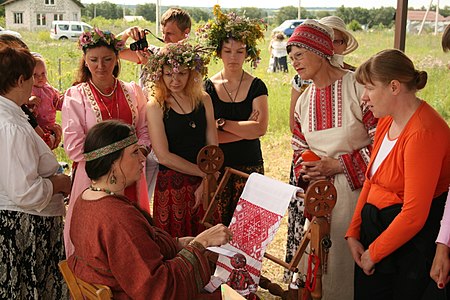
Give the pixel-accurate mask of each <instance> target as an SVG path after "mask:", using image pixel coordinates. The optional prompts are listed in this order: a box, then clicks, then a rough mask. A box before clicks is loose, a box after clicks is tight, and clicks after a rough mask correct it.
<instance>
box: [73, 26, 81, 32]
mask: <svg viewBox="0 0 450 300" xmlns="http://www.w3.org/2000/svg"><path fill="white" fill-rule="evenodd" d="M72 31H81V25H72Z"/></svg>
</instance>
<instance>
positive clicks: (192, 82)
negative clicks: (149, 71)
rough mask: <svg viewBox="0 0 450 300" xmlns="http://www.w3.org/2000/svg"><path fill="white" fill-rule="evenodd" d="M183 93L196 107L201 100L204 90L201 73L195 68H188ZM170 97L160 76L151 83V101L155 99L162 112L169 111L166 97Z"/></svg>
mask: <svg viewBox="0 0 450 300" xmlns="http://www.w3.org/2000/svg"><path fill="white" fill-rule="evenodd" d="M183 91H184V93H185V94H186V96H188V98H189V99H190V101H191V106H192V107H194V109H196V108H197V107H199V105H200V103H202V102H203V97H204V96H205V94H206V92H205V91H203V82H202V75H201V74H200V73H198V72H197V71H195V70H189V78H188V81H187V82H186V86H185V87H184V90H183ZM169 97H170V90H169V89H168V88H167V86H166V84H165V83H164V78H163V76H161V77H160V78H159V79H158V80H157V81H156V82H155V83H154V85H153V101H156V102H157V103H158V104H159V105H160V106H161V108H162V110H163V112H164V113H167V112H168V111H169V105H168V102H167V99H169Z"/></svg>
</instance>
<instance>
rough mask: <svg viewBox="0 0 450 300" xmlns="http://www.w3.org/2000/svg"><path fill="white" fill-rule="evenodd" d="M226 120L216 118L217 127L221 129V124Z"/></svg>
mask: <svg viewBox="0 0 450 300" xmlns="http://www.w3.org/2000/svg"><path fill="white" fill-rule="evenodd" d="M226 122H227V120H225V119H224V118H218V119H217V129H219V130H222V131H223V126H225V123H226Z"/></svg>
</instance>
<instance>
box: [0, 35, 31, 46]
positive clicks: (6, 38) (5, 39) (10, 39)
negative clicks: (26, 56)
mask: <svg viewBox="0 0 450 300" xmlns="http://www.w3.org/2000/svg"><path fill="white" fill-rule="evenodd" d="M0 43H5V44H7V45H10V46H11V47H15V48H20V47H21V48H25V49H28V46H27V44H25V43H24V42H23V41H22V40H21V39H19V38H18V37H15V36H13V35H10V34H2V35H0Z"/></svg>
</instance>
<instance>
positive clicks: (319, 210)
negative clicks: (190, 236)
mask: <svg viewBox="0 0 450 300" xmlns="http://www.w3.org/2000/svg"><path fill="white" fill-rule="evenodd" d="M231 175H237V176H240V177H243V178H246V179H247V178H248V177H249V176H250V175H249V174H247V173H244V172H241V171H239V170H236V169H232V168H229V167H226V168H225V173H224V175H223V177H222V180H221V181H220V183H219V185H218V187H217V190H216V191H215V192H214V195H213V196H212V198H211V201H210V203H209V206H208V209H207V210H206V212H205V216H204V217H203V219H202V221H201V223H202V224H204V225H205V226H206V227H212V226H213V225H212V224H211V223H209V222H210V220H211V218H212V215H213V213H214V212H215V211H216V209H217V205H218V203H217V201H216V197H217V196H218V195H220V194H221V193H222V191H223V189H224V188H225V186H226V184H227V183H228V180H229V179H230V176H231ZM325 185H326V186H327V187H331V188H332V189H331V192H330V195H331V199H330V200H331V202H332V203H331V202H330V203H331V204H325V206H327V207H323V204H324V202H323V201H322V202H321V204H322V205H321V206H322V207H318V206H315V205H314V204H313V205H310V204H308V203H307V200H310V198H309V197H308V195H309V194H313V195H314V196H320V195H318V193H317V190H316V189H317V188H318V187H319V189H320V188H321V187H324V186H325ZM315 190H316V191H315ZM330 195H328V196H327V198H330ZM315 199H316V198H315ZM315 199H314V201H315ZM322 200H323V199H322ZM314 201H312V202H314ZM312 202H311V203H312ZM335 203H336V189H335V187H334V186H333V184H332V183H331V182H330V181H327V180H321V181H317V182H316V183H314V184H311V185H310V187H308V189H307V191H306V193H305V209H307V210H308V211H309V212H310V213H311V215H313V219H312V220H311V224H310V226H309V228H308V230H307V231H306V233H305V234H304V236H303V238H302V241H301V242H300V245H299V247H298V249H297V251H296V253H295V255H294V257H293V259H292V261H291V262H290V263H286V262H285V261H283V260H282V259H279V258H277V257H276V256H274V255H271V254H269V253H267V252H266V253H264V257H265V258H267V259H269V260H271V261H273V262H274V263H276V264H278V265H280V266H282V267H284V268H285V269H287V270H289V271H292V272H298V264H299V263H300V260H301V258H302V256H303V254H304V253H305V250H306V248H307V246H308V244H310V249H311V252H314V253H316V255H317V253H318V254H321V253H322V252H323V251H324V247H323V244H322V241H323V239H324V238H327V237H328V238H329V235H330V224H329V221H328V218H327V215H329V213H331V210H332V209H333V207H334V205H335ZM319 206H320V204H319ZM311 210H312V211H311ZM316 268H318V270H317V274H316V278H315V280H316V284H315V288H314V289H313V291H312V292H311V293H310V296H311V298H312V299H314V300H316V299H321V298H322V280H321V278H322V263H321V262H319V264H318V266H316ZM274 290H275V291H280V290H281V291H282V288H281V287H279V286H277V288H276V289H274ZM269 291H271V290H270V289H269ZM271 292H272V291H271ZM305 292H306V293H308V291H307V290H306V289H304V293H305ZM279 293H280V292H278V296H282V295H280V294H279ZM283 294H284V295H283V296H282V297H283V299H299V300H301V299H304V295H303V294H302V293H298V296H294V297H292V294H289V293H288V295H291V296H287V297H286V293H283Z"/></svg>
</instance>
